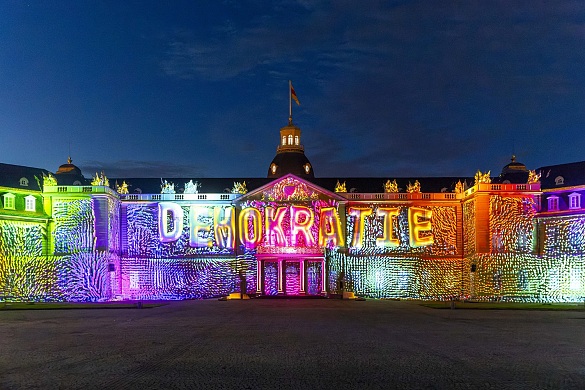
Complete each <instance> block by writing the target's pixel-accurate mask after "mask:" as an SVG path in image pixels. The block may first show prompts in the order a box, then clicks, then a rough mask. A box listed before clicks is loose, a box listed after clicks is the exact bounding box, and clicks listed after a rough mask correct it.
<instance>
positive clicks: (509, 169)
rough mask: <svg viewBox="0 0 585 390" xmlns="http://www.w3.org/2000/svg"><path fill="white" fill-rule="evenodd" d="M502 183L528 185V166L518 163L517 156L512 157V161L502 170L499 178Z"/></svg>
mask: <svg viewBox="0 0 585 390" xmlns="http://www.w3.org/2000/svg"><path fill="white" fill-rule="evenodd" d="M499 179H500V180H499V182H500V183H512V184H518V183H526V181H527V180H528V169H527V168H526V165H524V164H522V163H521V162H518V161H516V156H514V155H513V156H512V161H511V162H510V163H509V164H507V165H505V166H504V168H502V173H501V174H500V177H499Z"/></svg>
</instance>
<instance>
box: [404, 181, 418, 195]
mask: <svg viewBox="0 0 585 390" xmlns="http://www.w3.org/2000/svg"><path fill="white" fill-rule="evenodd" d="M406 192H408V193H411V194H413V193H419V192H420V183H419V181H418V180H415V181H414V184H410V182H408V185H407V186H406Z"/></svg>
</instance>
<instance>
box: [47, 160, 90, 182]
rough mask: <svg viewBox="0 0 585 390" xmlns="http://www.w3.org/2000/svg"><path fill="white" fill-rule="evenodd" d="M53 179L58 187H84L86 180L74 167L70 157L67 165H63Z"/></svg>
mask: <svg viewBox="0 0 585 390" xmlns="http://www.w3.org/2000/svg"><path fill="white" fill-rule="evenodd" d="M55 178H56V179H57V183H59V185H84V184H85V182H86V179H85V178H84V177H83V174H82V173H81V169H79V168H78V167H77V166H76V165H73V161H72V160H71V157H69V158H68V159H67V164H63V165H61V166H60V167H59V169H57V172H55Z"/></svg>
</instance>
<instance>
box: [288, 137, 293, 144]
mask: <svg viewBox="0 0 585 390" xmlns="http://www.w3.org/2000/svg"><path fill="white" fill-rule="evenodd" d="M288 144H289V145H292V144H293V137H292V135H289V136H288Z"/></svg>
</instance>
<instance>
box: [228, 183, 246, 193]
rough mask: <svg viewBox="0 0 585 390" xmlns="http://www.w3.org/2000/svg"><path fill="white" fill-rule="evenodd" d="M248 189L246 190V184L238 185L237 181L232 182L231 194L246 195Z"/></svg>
mask: <svg viewBox="0 0 585 390" xmlns="http://www.w3.org/2000/svg"><path fill="white" fill-rule="evenodd" d="M247 193H248V188H246V182H245V181H244V182H243V183H240V182H239V181H235V182H234V186H233V187H232V194H247Z"/></svg>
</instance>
